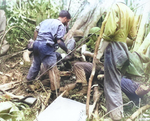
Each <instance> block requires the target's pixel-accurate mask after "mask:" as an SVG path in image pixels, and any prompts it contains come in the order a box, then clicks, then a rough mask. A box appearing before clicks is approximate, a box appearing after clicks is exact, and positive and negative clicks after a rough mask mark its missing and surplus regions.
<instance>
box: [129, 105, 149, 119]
mask: <svg viewBox="0 0 150 121" xmlns="http://www.w3.org/2000/svg"><path fill="white" fill-rule="evenodd" d="M149 108H150V105H149V104H147V105H145V106H143V107H141V108H139V109H138V110H137V111H136V112H134V113H133V114H132V115H131V116H130V118H128V119H127V120H126V121H133V120H135V119H136V118H137V117H138V116H139V115H140V114H141V113H142V112H144V111H145V110H147V109H149Z"/></svg>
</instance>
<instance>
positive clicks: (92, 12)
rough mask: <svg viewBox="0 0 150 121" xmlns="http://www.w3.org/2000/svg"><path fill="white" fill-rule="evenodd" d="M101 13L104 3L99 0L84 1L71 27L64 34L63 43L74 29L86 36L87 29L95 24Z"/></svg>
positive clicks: (71, 35)
mask: <svg viewBox="0 0 150 121" xmlns="http://www.w3.org/2000/svg"><path fill="white" fill-rule="evenodd" d="M103 13H104V5H103V4H102V3H101V2H100V1H99V0H95V1H94V0H93V1H92V2H86V3H85V5H84V8H83V10H82V11H81V12H80V14H79V15H78V17H77V19H76V21H75V22H74V24H73V26H72V28H71V29H70V30H69V32H68V33H67V34H66V35H65V37H64V39H65V43H66V42H67V41H68V40H69V39H71V38H72V37H73V34H74V31H75V30H81V31H83V33H84V37H85V36H87V35H88V33H89V30H90V29H91V28H92V27H94V26H96V24H97V23H98V21H99V19H100V17H101V16H102V14H103Z"/></svg>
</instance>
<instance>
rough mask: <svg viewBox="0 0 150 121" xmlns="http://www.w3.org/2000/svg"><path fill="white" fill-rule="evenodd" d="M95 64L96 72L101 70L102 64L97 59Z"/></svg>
mask: <svg viewBox="0 0 150 121" xmlns="http://www.w3.org/2000/svg"><path fill="white" fill-rule="evenodd" d="M95 64H96V70H97V71H99V70H100V69H101V67H103V66H104V65H103V63H102V62H101V61H100V60H99V59H96V60H95Z"/></svg>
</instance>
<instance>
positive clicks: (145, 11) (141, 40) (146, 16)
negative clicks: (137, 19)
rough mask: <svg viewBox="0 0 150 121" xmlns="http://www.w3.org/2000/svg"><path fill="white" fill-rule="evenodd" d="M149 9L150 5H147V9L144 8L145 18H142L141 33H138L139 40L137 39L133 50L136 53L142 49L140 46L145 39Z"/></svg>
mask: <svg viewBox="0 0 150 121" xmlns="http://www.w3.org/2000/svg"><path fill="white" fill-rule="evenodd" d="M148 9H149V4H146V5H145V8H144V11H143V16H142V20H141V23H140V27H139V31H138V34H137V38H136V41H135V45H134V48H133V50H134V51H137V50H138V48H139V47H140V45H141V44H142V42H143V37H144V32H145V31H144V30H145V25H146V22H147V20H148V12H147V11H148Z"/></svg>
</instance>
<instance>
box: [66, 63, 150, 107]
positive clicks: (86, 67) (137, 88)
mask: <svg viewBox="0 0 150 121" xmlns="http://www.w3.org/2000/svg"><path fill="white" fill-rule="evenodd" d="M92 67H93V64H92V63H90V62H76V63H75V64H74V69H73V70H74V73H75V76H76V82H75V84H77V83H80V84H82V90H80V91H79V92H78V93H79V94H86V93H87V89H88V79H89V77H90V75H91V72H92ZM99 70H100V72H99ZM99 73H101V74H100V75H98V74H99ZM103 75H104V70H103V67H101V69H100V68H97V69H96V73H95V76H94V79H93V81H94V82H93V83H94V84H95V83H97V84H98V79H97V77H100V76H101V77H102V78H103V77H104V76H103ZM120 84H121V89H122V91H123V92H124V93H125V94H126V96H127V97H128V98H129V99H130V100H132V101H133V102H134V103H135V104H136V105H137V104H138V103H139V98H142V97H143V96H144V95H145V94H147V93H148V92H149V91H150V88H149V87H148V86H144V85H141V84H138V83H136V82H134V81H133V80H131V79H128V78H125V77H122V79H121V83H120ZM66 87H67V85H66ZM74 87H75V86H74ZM72 89H73V88H72Z"/></svg>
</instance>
